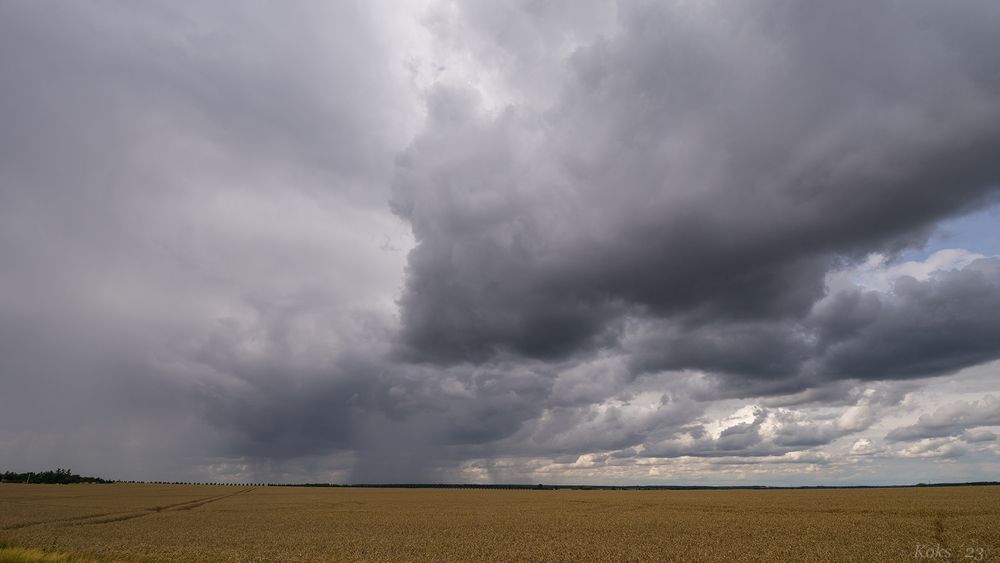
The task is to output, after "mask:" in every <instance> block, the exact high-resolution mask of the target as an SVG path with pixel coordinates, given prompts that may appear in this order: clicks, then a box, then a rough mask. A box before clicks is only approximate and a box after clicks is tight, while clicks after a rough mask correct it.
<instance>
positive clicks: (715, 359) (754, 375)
mask: <svg viewBox="0 0 1000 563" xmlns="http://www.w3.org/2000/svg"><path fill="white" fill-rule="evenodd" d="M629 350H630V352H631V358H632V365H633V369H635V370H638V371H640V372H647V371H656V370H678V369H694V370H705V371H708V372H711V373H715V374H719V375H721V376H723V377H725V378H727V381H728V384H729V385H728V388H729V392H731V393H733V394H735V395H737V396H739V395H742V396H746V395H753V394H755V393H762V392H764V393H769V394H773V393H785V394H787V393H792V392H797V391H801V390H802V389H803V388H807V387H815V386H818V385H820V384H822V383H823V382H826V381H829V380H835V379H862V380H880V379H905V378H916V377H925V376H932V375H940V374H944V373H950V372H953V371H956V370H958V369H961V368H963V367H968V366H972V365H977V364H980V363H984V362H987V361H990V360H994V359H996V358H998V357H1000V259H997V258H981V259H978V260H976V261H974V262H972V263H971V264H969V265H967V266H965V267H964V268H962V269H958V270H953V271H941V272H936V273H934V274H932V275H931V276H930V277H929V278H928V279H926V280H923V281H918V280H916V279H914V278H913V277H910V276H902V277H899V278H897V279H896V280H895V282H894V285H893V287H892V290H891V291H888V292H884V293H883V292H878V291H871V290H867V291H866V290H864V289H863V288H850V289H844V290H840V291H833V292H831V293H830V294H829V295H827V296H826V297H825V298H824V299H823V300H821V301H819V302H818V303H817V304H816V305H815V306H814V308H813V309H812V311H811V312H810V313H809V314H808V315H806V316H805V317H804V318H802V319H799V320H780V321H776V322H758V323H733V322H729V323H719V322H714V323H712V324H697V325H695V326H688V325H687V324H686V323H684V322H677V323H675V322H662V323H659V324H649V325H646V326H643V327H642V328H641V330H640V331H638V332H637V333H636V335H635V336H634V338H632V339H631V341H630V342H629ZM786 387H787V388H786ZM828 399H829V398H828Z"/></svg>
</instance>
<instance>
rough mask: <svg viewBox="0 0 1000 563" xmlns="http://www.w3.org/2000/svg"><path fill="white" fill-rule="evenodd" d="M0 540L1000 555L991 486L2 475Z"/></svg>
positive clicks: (294, 547)
mask: <svg viewBox="0 0 1000 563" xmlns="http://www.w3.org/2000/svg"><path fill="white" fill-rule="evenodd" d="M0 540H5V541H7V542H9V543H11V544H15V545H19V546H28V547H41V548H46V549H57V550H60V551H65V552H71V553H77V554H84V555H89V556H91V557H94V558H96V559H100V560H109V559H113V560H125V561H131V560H140V561H182V560H184V561H226V560H228V561H237V560H239V561H322V560H359V559H363V560H463V561H470V560H508V561H509V560H581V559H582V560H610V559H630V560H714V561H718V560H732V559H743V560H747V559H749V560H859V561H860V560H864V561H873V560H880V561H907V560H910V561H912V560H936V561H941V560H952V561H975V560H981V561H997V560H1000V487H958V488H920V489H867V490H792V491H571V490H558V491H508V490H435V489H346V488H332V489H308V488H284V487H262V488H249V487H211V486H185V485H10V484H4V485H0Z"/></svg>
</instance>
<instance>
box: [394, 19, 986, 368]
mask: <svg viewBox="0 0 1000 563" xmlns="http://www.w3.org/2000/svg"><path fill="white" fill-rule="evenodd" d="M845 6H847V5H845ZM890 6H891V5H889V4H885V5H881V4H880V5H878V6H876V7H868V6H865V7H864V8H863V10H864V14H865V15H864V17H863V18H860V17H858V15H859V14H858V12H860V11H861V10H862V7H861V6H860V5H851V7H849V8H848V7H840V8H836V9H830V8H823V7H805V6H798V7H790V6H784V5H777V4H772V3H767V2H758V3H750V4H745V5H741V7H740V8H739V9H737V10H733V11H727V12H726V13H725V14H718V13H715V12H712V11H711V10H705V11H703V12H695V13H683V14H682V13H678V12H677V11H675V10H674V9H673V8H670V7H666V6H656V5H651V4H638V5H634V4H631V3H629V4H623V5H621V6H620V10H619V26H618V28H617V29H616V30H615V32H614V33H613V34H612V35H611V36H610V37H608V38H606V39H599V40H597V41H595V42H594V43H593V44H586V45H581V46H580V47H578V48H577V49H576V50H575V51H573V53H572V55H570V56H569V57H568V58H567V59H565V60H563V61H555V62H553V63H552V64H554V65H556V66H557V67H558V66H559V65H568V66H567V67H566V68H567V70H566V72H564V73H559V72H554V73H555V74H556V75H557V76H560V77H563V80H562V81H561V82H559V83H558V84H557V85H556V88H557V91H558V92H559V95H558V96H557V97H556V98H555V99H554V100H553V101H552V103H551V105H547V106H535V105H533V104H532V103H531V101H530V100H528V101H520V100H519V101H517V102H514V103H512V104H511V105H508V106H506V107H504V108H503V109H501V110H499V111H498V112H497V113H496V114H491V113H488V112H485V111H483V109H482V107H481V102H480V101H479V100H478V99H477V97H476V96H475V95H474V94H472V93H468V92H461V91H459V92H456V91H454V90H439V91H436V92H435V93H434V94H433V95H432V97H431V114H430V118H429V122H428V125H427V127H426V129H425V131H424V132H423V133H422V134H421V135H420V136H419V137H418V138H417V139H416V140H415V141H414V143H413V144H412V145H411V146H410V147H409V149H408V150H407V151H406V152H405V153H404V155H403V157H402V159H401V161H400V166H399V168H398V170H397V180H396V182H395V187H394V202H395V209H396V210H397V212H398V213H399V214H400V215H401V216H402V217H404V218H406V219H407V220H409V221H410V222H411V223H412V224H413V231H414V234H415V236H416V239H417V242H418V246H417V248H416V249H415V250H414V251H413V252H412V253H411V255H410V258H409V269H408V276H407V285H406V289H405V292H404V294H403V297H402V301H401V304H402V307H403V311H402V315H403V317H402V321H403V337H404V341H405V342H406V343H408V344H409V345H410V347H411V351H412V352H413V353H414V354H416V355H418V356H424V357H430V358H435V359H446V358H459V359H461V358H468V359H481V358H484V357H488V356H489V355H490V354H492V353H494V352H495V351H497V350H503V349H509V350H513V351H515V352H517V353H521V354H525V355H529V356H535V357H548V356H552V355H557V356H558V355H563V356H564V355H566V354H568V353H571V352H573V351H574V350H577V349H579V348H586V347H592V346H597V345H601V344H602V343H607V341H608V339H609V338H614V330H613V328H612V327H613V322H612V321H613V319H615V318H617V317H618V316H620V315H622V314H637V315H643V314H648V315H653V316H658V317H660V316H673V315H676V314H677V313H686V314H690V315H692V316H693V317H692V319H693V320H694V321H697V320H699V319H704V320H709V321H711V320H721V321H724V322H728V321H730V320H740V321H746V322H752V321H757V320H761V319H764V320H770V319H780V318H785V317H789V316H792V317H794V316H801V315H803V314H805V313H806V312H807V311H808V310H809V308H810V307H811V306H812V304H813V303H814V302H815V301H817V300H818V299H819V298H820V297H822V295H823V277H824V275H825V274H826V272H827V271H828V270H829V269H830V268H831V267H832V266H833V264H834V259H835V257H836V256H837V255H841V256H846V257H848V258H850V257H855V256H858V255H859V254H861V253H864V252H867V251H872V250H883V251H885V250H888V251H890V252H892V251H893V250H894V249H898V248H901V247H902V246H903V245H906V244H912V243H914V242H918V241H919V240H921V239H922V237H924V236H925V235H926V232H927V229H928V228H929V227H930V225H931V224H932V222H933V221H934V220H937V219H940V218H943V217H947V216H950V215H952V214H955V213H958V212H960V211H962V210H964V209H967V208H969V206H972V205H975V204H976V203H977V202H979V201H981V200H982V198H984V197H986V196H987V195H988V194H990V193H993V192H994V190H995V188H996V186H997V185H998V179H1000V168H997V165H996V159H995V158H993V153H994V152H995V149H996V147H997V146H998V144H1000V143H998V141H1000V130H996V129H994V128H992V127H990V126H989V125H987V123H995V122H997V121H996V119H995V117H996V116H997V113H998V111H1000V104H998V101H1000V95H998V94H1000V81H997V80H996V79H995V76H997V75H996V74H994V73H990V72H985V71H986V70H987V69H991V68H995V67H996V64H997V63H996V61H995V60H994V58H993V57H991V55H990V54H989V53H990V52H991V51H990V50H989V49H986V48H985V47H986V46H987V45H988V44H989V43H990V42H991V41H993V39H992V34H989V33H988V29H987V28H986V27H983V26H981V25H980V24H979V23H977V22H980V21H982V20H983V19H984V18H985V19H989V18H991V17H992V18H995V17H996V14H995V8H994V7H992V6H989V5H988V4H985V3H979V4H968V5H963V7H962V9H958V10H950V11H949V13H948V14H947V17H941V18H938V16H943V15H944V14H941V13H939V12H940V9H941V8H940V7H938V6H936V5H934V4H932V3H921V4H911V5H907V6H906V7H905V9H904V8H903V7H900V6H896V7H890ZM987 14H988V15H987ZM862 20H863V21H864V23H863V24H859V23H858V22H859V21H862ZM928 22H935V23H934V24H930V23H928ZM846 38H850V40H847V39H846ZM505 47H506V48H507V49H509V50H512V51H514V52H517V50H518V49H519V44H513V45H506V46H505ZM529 48H530V47H529ZM515 59H518V57H516V56H515ZM543 62H544V60H543ZM525 64H530V63H525ZM516 76H518V77H519V76H521V74H520V73H516ZM956 99H962V100H964V101H965V102H967V103H962V104H956V103H955V100H956ZM438 107H446V108H448V111H447V112H444V111H437V110H435V108H438ZM930 132H933V135H931V134H929V133H930ZM942 185H947V186H949V188H948V189H941V186H942ZM543 303H544V304H545V306H541V304H543ZM609 330H610V331H611V332H610V333H609ZM595 339H596V340H595ZM722 361H725V360H722ZM779 362H780V360H779ZM762 367H763V366H762ZM779 367H781V366H779Z"/></svg>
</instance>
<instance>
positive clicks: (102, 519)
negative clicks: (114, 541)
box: [0, 487, 256, 531]
mask: <svg viewBox="0 0 1000 563" xmlns="http://www.w3.org/2000/svg"><path fill="white" fill-rule="evenodd" d="M255 488H256V487H249V488H246V489H240V490H238V491H236V492H235V493H228V494H225V495H214V496H210V497H203V498H198V499H194V500H188V501H184V502H178V503H174V504H166V505H162V506H153V507H150V508H141V509H138V510H133V511H130V512H120V511H118V512H102V513H98V514H86V515H84V516H71V517H69V518H55V519H52V520H43V521H39V522H24V523H21V524H12V525H10V526H4V527H2V528H0V530H4V531H6V530H19V529H21V528H27V527H30V526H44V525H46V524H55V525H60V526H87V525H96V524H109V523H111V522H122V521H124V520H133V519H135V518H142V517H143V516H151V515H153V514H159V513H162V512H176V511H180V510H192V509H195V508H198V507H201V506H205V505H206V504H210V503H213V502H218V501H220V500H223V499H227V498H229V497H233V496H236V495H239V494H243V493H248V492H250V491H252V490H254V489H255Z"/></svg>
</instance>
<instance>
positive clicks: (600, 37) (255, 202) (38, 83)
mask: <svg viewBox="0 0 1000 563" xmlns="http://www.w3.org/2000/svg"><path fill="white" fill-rule="evenodd" d="M998 21H1000V9H998V7H997V6H995V5H993V4H992V3H989V2H985V1H984V2H968V3H963V4H961V5H950V6H943V5H939V4H937V3H932V2H911V3H907V4H905V5H903V4H894V3H870V2H869V3H852V2H846V3H843V2H842V3H838V4H837V5H836V6H819V5H815V6H813V5H789V4H786V3H781V2H771V1H763V0H761V1H755V2H748V3H742V4H740V5H739V6H728V7H726V9H725V10H721V9H719V8H716V7H710V6H701V7H686V6H683V5H681V4H663V3H652V2H626V1H623V2H618V3H607V2H575V1H574V2H568V1H567V2H563V1H559V2H547V3H537V2H520V1H518V2H508V3H502V4H500V3H462V4H460V5H456V6H454V7H453V8H452V7H448V6H445V5H443V4H438V3H435V2H429V3H428V6H427V9H426V10H422V9H420V10H418V9H415V8H413V7H412V6H407V7H406V8H401V7H399V6H397V5H390V4H388V3H384V2H339V3H335V4H327V3H321V2H302V3H296V4H295V5H287V6H286V5H280V6H279V5H274V4H271V3H268V2H249V3H248V2H239V3H233V2H227V1H220V2H213V3H209V4H202V3H187V2H179V3H178V2H147V3H143V4H131V5H126V6H113V7H112V6H108V5H106V4H104V3H100V2H89V1H81V2H73V3H63V4H48V5H45V6H42V5H37V4H27V3H0V78H2V81H3V84H4V87H3V89H2V92H0V121H2V122H3V123H4V127H3V128H0V271H2V272H3V273H2V275H0V384H2V387H3V393H0V459H4V460H5V461H6V460H14V461H11V462H10V463H16V464H18V467H11V469H38V468H40V466H43V465H66V464H69V465H72V466H73V467H74V468H75V469H81V470H82V469H84V467H86V469H87V470H88V472H92V473H103V474H106V475H109V476H112V477H122V478H136V477H140V478H160V479H177V478H190V479H196V478H206V476H209V477H211V478H233V479H236V478H251V477H254V476H256V477H258V478H260V479H264V478H267V479H271V478H273V479H294V480H341V481H345V480H350V481H369V482H373V481H427V480H466V479H470V478H483V479H494V480H497V479H506V480H520V479H522V478H526V477H525V476H531V478H534V477H535V476H536V475H543V476H545V478H547V479H548V478H552V479H561V478H563V477H562V476H566V475H581V476H583V477H585V478H587V479H592V480H601V479H602V478H603V477H602V475H610V476H615V475H619V476H620V475H627V477H621V478H628V479H634V478H635V475H636V474H635V473H628V471H633V472H634V471H641V470H643V468H644V467H645V464H648V463H659V462H660V461H663V460H668V461H670V462H677V463H687V461H685V460H686V459H687V458H693V459H700V460H702V463H706V464H709V465H711V466H716V465H718V466H721V465H724V464H732V465H739V464H740V463H742V462H743V461H753V462H754V463H766V464H768V465H769V466H778V465H781V464H785V463H788V464H802V463H810V464H817V465H831V466H832V465H836V464H835V463H832V462H831V455H833V454H831V453H830V452H835V451H836V450H835V449H836V448H837V447H839V446H838V445H837V444H838V441H839V440H841V439H842V438H846V437H848V436H853V435H855V434H860V433H864V432H870V431H871V429H872V428H877V427H876V424H877V423H878V422H879V420H880V417H882V416H883V415H885V413H887V412H890V411H891V410H892V409H894V408H896V406H897V405H899V404H900V402H901V401H902V400H903V398H904V397H905V396H906V394H907V393H910V392H911V391H913V390H914V389H916V388H918V387H919V386H920V385H923V384H925V382H923V381H920V382H914V381H913V380H917V379H919V378H925V377H930V376H936V375H941V374H947V373H951V372H954V371H955V370H959V369H961V368H964V367H968V366H974V365H978V364H982V363H984V362H987V361H990V360H993V359H996V358H1000V341H998V340H997V337H996V336H995V335H997V334H1000V326H998V325H997V321H996V320H995V319H997V318H1000V287H998V286H1000V260H998V259H997V258H995V257H993V258H990V257H984V258H980V259H978V260H976V261H969V262H967V263H964V262H963V263H962V264H960V265H959V266H956V267H954V268H950V269H949V268H938V269H935V268H933V267H931V266H928V267H929V268H930V269H931V270H932V271H931V272H930V273H927V274H926V275H915V277H906V276H905V275H896V274H893V276H892V280H890V281H893V285H890V286H887V287H880V288H872V287H867V286H865V285H864V283H863V282H862V281H858V280H853V279H850V276H851V275H853V274H852V272H855V269H856V267H857V266H858V264H859V263H861V262H862V261H863V260H864V259H865V258H866V256H867V255H868V254H869V253H870V252H877V253H879V254H880V255H883V256H885V257H886V260H887V261H888V262H887V264H890V265H891V264H895V263H896V262H894V260H897V258H898V257H899V256H900V255H901V253H903V252H905V251H907V250H912V249H914V248H917V247H919V245H920V244H921V243H922V242H923V241H924V240H925V238H926V237H927V236H928V235H929V233H931V232H932V231H933V229H934V228H935V225H936V224H937V222H939V221H940V220H942V219H945V218H951V217H956V216H960V215H961V214H962V213H965V212H967V211H970V210H974V209H976V208H978V207H981V206H984V205H987V204H988V203H990V202H994V201H996V199H995V198H996V196H997V186H998V185H1000V181H998V180H1000V163H998V162H997V159H996V158H995V154H996V153H997V149H998V147H1000V125H998V124H1000V119H998V118H1000V78H998V77H1000V59H998V58H997V57H996V56H995V54H994V53H996V52H998V48H1000V42H998V40H997V38H996V34H995V32H994V31H995V29H996V25H995V24H996V23H997V22H998ZM408 232H411V233H412V238H411V236H410V235H409V234H408ZM414 244H415V246H414ZM411 246H412V248H410V247H411ZM838 276H839V277H838ZM834 278H836V279H834ZM736 399H740V400H741V402H740V404H736V402H735V401H736ZM743 399H746V400H745V401H743ZM747 404H752V405H756V406H755V407H754V409H755V410H753V409H752V412H750V413H749V414H747V412H744V411H740V412H741V413H742V414H744V415H746V416H742V417H740V418H738V419H737V418H733V419H726V418H724V417H723V418H721V419H720V415H719V413H720V412H723V411H726V412H733V411H737V410H738V409H740V408H743V409H746V408H747V406H746V405H747ZM720 405H722V406H720ZM730 407H731V408H730ZM973 410H975V409H973ZM940 413H941V414H940V415H939V414H937V413H935V414H933V415H927V417H926V420H925V418H921V419H920V422H918V424H917V425H915V426H914V427H911V428H909V429H906V428H903V429H897V430H894V431H893V432H892V433H890V436H891V437H890V438H889V439H890V440H915V439H917V438H918V437H927V438H932V437H939V438H952V437H956V439H957V437H961V442H962V444H966V445H961V444H959V445H958V446H954V447H953V445H951V442H948V443H947V444H945V443H944V442H942V443H940V444H936V445H935V444H932V445H926V447H924V446H925V444H921V445H920V446H921V447H923V448H924V449H922V450H919V451H918V450H917V449H914V450H913V451H910V452H909V454H908V455H911V457H913V458H915V459H916V458H923V457H933V456H936V455H945V454H947V455H959V453H962V452H966V451H973V449H974V448H972V447H971V446H968V445H969V444H980V447H982V448H987V449H988V448H989V447H991V445H992V443H993V442H994V441H995V436H992V434H991V433H990V432H989V431H986V430H983V429H982V428H980V427H981V426H988V424H986V423H982V420H985V419H982V420H980V419H976V420H972V419H969V418H962V414H961V413H959V412H953V411H950V410H947V409H945V410H942V411H940ZM939 419H940V420H939ZM977 421H979V422H977ZM907 433H909V434H907ZM900 436H912V437H903V438H901V437H900ZM963 448H965V449H963ZM977 451H978V450H977ZM982 451H987V450H985V449H984V450H982ZM656 460H660V461H656ZM761 460H764V461H761ZM571 466H572V467H573V468H574V469H570V467H571ZM572 471H580V472H583V473H573V472H572ZM587 471H592V473H586V472H587ZM601 471H607V473H600V472H601ZM470 475H472V476H479V477H470ZM639 475H640V476H641V475H642V474H639ZM567 478H568V477H567ZM609 478H611V477H609ZM699 478H701V477H699Z"/></svg>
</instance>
